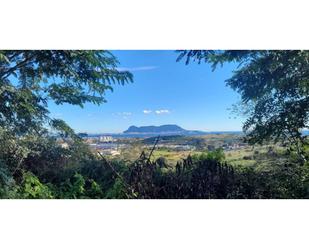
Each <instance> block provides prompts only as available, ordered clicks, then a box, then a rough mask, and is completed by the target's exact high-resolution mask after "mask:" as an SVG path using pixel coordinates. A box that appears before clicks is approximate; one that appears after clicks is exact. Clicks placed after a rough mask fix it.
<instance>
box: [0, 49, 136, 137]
mask: <svg viewBox="0 0 309 249" xmlns="http://www.w3.org/2000/svg"><path fill="white" fill-rule="evenodd" d="M117 65H118V61H117V59H116V58H115V57H114V56H113V55H112V54H111V53H110V52H108V51H76V50H25V51H22V50H17V51H12V50H5V51H0V126H1V127H5V128H6V129H8V130H11V131H12V132H14V133H15V134H26V133H33V132H39V131H40V130H41V129H42V127H43V126H44V125H45V126H46V125H50V126H52V127H54V128H55V129H60V130H64V132H65V133H66V134H67V133H70V132H72V130H70V128H69V127H68V126H67V125H66V124H65V123H64V121H62V120H57V119H51V118H50V117H49V115H48V114H49V111H48V102H49V101H53V102H54V103H56V104H64V103H68V104H72V105H79V106H81V107H83V106H84V104H85V103H88V102H89V103H94V104H101V103H103V102H105V98H104V94H105V92H106V91H107V90H112V84H114V83H119V84H125V83H127V82H131V81H132V74H131V73H129V72H124V71H119V70H117Z"/></svg>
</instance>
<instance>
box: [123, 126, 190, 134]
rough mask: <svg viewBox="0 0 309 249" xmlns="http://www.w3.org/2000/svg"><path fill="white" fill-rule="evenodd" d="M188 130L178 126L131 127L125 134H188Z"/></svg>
mask: <svg viewBox="0 0 309 249" xmlns="http://www.w3.org/2000/svg"><path fill="white" fill-rule="evenodd" d="M186 132H188V131H187V130H185V129H183V128H181V127H180V126H178V125H161V126H153V125H151V126H140V127H137V126H134V125H133V126H130V127H129V128H128V129H127V130H126V131H124V132H123V133H186Z"/></svg>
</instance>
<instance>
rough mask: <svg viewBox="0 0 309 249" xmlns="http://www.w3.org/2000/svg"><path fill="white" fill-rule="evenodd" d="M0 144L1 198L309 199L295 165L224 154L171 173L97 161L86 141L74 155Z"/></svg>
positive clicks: (159, 164) (39, 145)
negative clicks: (260, 163)
mask: <svg viewBox="0 0 309 249" xmlns="http://www.w3.org/2000/svg"><path fill="white" fill-rule="evenodd" d="M0 139H1V143H0V197H1V198H21V199H25V198H27V199H29V198H30V199H31V198H39V199H45V198H61V199H76V198H79V199H89V198H90V199H96V198H125V199H126V198H140V199H149V198H150V199H151V198H156V199H157V198H168V199H175V198H181V199H183V198H189V199H190V198H194V199H196V198H207V199H208V198H210V199H217V198H219V199H226V198H308V197H309V189H308V188H309V169H308V165H307V164H302V165H301V164H299V163H298V162H297V160H295V159H293V157H292V156H291V160H289V161H285V162H284V163H283V164H282V162H281V161H280V160H278V163H277V164H276V163H274V164H273V165H270V166H269V167H268V168H267V170H265V169H264V170H258V169H257V168H253V167H244V166H231V165H228V164H227V163H226V162H224V156H223V154H222V151H219V150H217V151H214V152H208V153H204V154H202V155H192V156H188V157H187V158H186V159H184V160H182V161H179V162H178V163H177V165H175V166H174V167H170V166H169V165H167V164H166V163H165V161H164V159H162V158H160V159H157V160H152V159H151V156H150V155H146V154H145V153H142V154H141V156H140V157H139V158H138V159H137V160H136V161H135V162H133V163H128V162H125V161H122V160H107V159H105V158H104V157H100V156H98V157H97V156H95V155H94V154H93V153H91V152H90V151H89V148H88V147H87V145H85V144H83V143H82V142H81V141H78V140H77V141H71V142H70V147H69V148H68V149H65V148H62V147H61V146H59V145H58V144H57V142H56V140H55V138H51V137H49V136H40V137H38V136H30V137H23V138H16V137H11V136H10V135H9V134H6V133H4V132H2V134H1V138H0Z"/></svg>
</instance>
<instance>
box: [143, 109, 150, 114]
mask: <svg viewBox="0 0 309 249" xmlns="http://www.w3.org/2000/svg"><path fill="white" fill-rule="evenodd" d="M143 113H144V114H150V113H152V110H144V111H143Z"/></svg>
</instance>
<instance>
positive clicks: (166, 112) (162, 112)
mask: <svg viewBox="0 0 309 249" xmlns="http://www.w3.org/2000/svg"><path fill="white" fill-rule="evenodd" d="M155 113H156V114H158V115H160V114H169V113H170V111H169V110H167V109H163V110H156V111H155Z"/></svg>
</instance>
